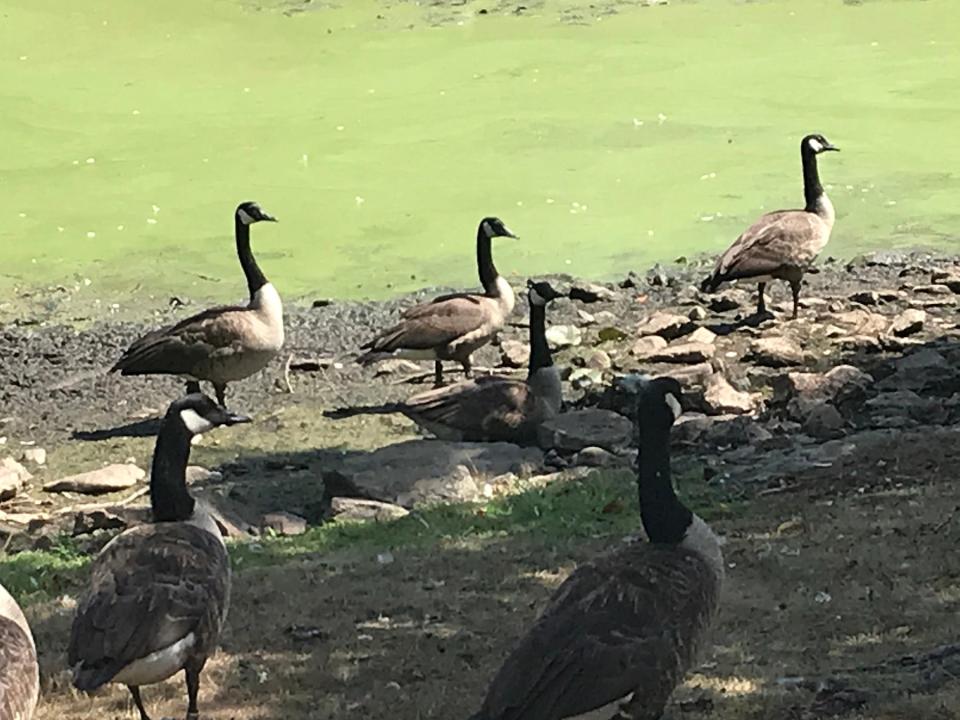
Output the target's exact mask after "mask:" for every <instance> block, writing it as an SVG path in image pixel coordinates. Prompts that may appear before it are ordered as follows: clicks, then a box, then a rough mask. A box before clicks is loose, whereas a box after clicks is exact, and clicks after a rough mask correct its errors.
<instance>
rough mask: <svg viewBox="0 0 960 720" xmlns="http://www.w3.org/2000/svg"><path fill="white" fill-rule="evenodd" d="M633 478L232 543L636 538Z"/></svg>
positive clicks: (18, 591)
mask: <svg viewBox="0 0 960 720" xmlns="http://www.w3.org/2000/svg"><path fill="white" fill-rule="evenodd" d="M698 475H699V468H692V469H691V470H690V472H688V473H686V474H685V475H683V476H681V477H680V478H678V481H677V482H678V486H679V487H680V488H681V495H682V496H683V497H684V499H685V500H686V502H688V503H689V504H690V506H691V507H692V508H693V509H694V510H695V511H696V512H698V513H699V514H701V515H702V516H703V517H705V518H706V519H708V520H713V519H716V518H718V517H722V516H724V515H727V514H730V513H735V512H737V511H738V510H739V509H740V507H741V506H742V503H743V498H742V497H741V495H740V494H739V492H737V491H734V490H729V489H721V488H717V487H715V486H711V485H707V484H705V483H704V482H703V481H702V480H700V479H698ZM635 498H636V488H635V485H634V479H633V475H632V473H629V472H595V473H592V474H590V475H588V476H587V477H586V478H584V479H580V480H571V481H566V482H558V483H555V484H553V485H551V486H548V487H546V488H536V489H528V490H526V491H523V492H519V493H517V494H514V495H507V496H504V497H501V498H497V499H494V500H492V501H490V502H488V503H481V504H466V503H465V504H457V505H438V506H436V507H433V508H428V509H425V510H422V511H417V512H414V513H411V514H410V515H409V516H407V517H404V518H402V519H399V520H395V521H392V522H386V523H377V522H334V523H329V524H326V525H322V526H319V527H315V528H311V529H310V530H308V531H307V532H306V533H304V534H303V535H299V536H295V537H263V538H260V539H259V540H257V541H256V542H244V543H233V544H231V546H230V557H231V559H232V561H233V565H234V568H235V569H236V570H237V571H239V572H242V571H243V570H244V569H245V568H248V567H257V566H263V565H275V564H277V563H283V562H290V561H294V560H297V559H302V558H315V557H317V556H326V555H329V554H331V553H336V552H338V551H344V550H351V551H360V552H362V551H364V550H370V551H383V550H395V549H397V548H403V547H434V546H441V545H443V544H445V543H450V542H457V541H462V540H467V539H485V538H496V537H498V536H504V535H507V534H509V535H511V536H513V537H516V536H523V537H526V538H528V539H530V540H531V541H544V540H546V541H549V542H552V543H565V542H568V541H572V540H575V539H577V538H583V537H604V536H614V537H616V536H621V535H625V534H627V533H631V532H636V531H637V529H638V528H639V524H640V520H639V513H638V512H637V509H636V501H635ZM89 561H90V558H89V557H88V556H86V555H84V554H82V553H81V552H80V550H79V549H78V546H77V544H76V543H75V542H74V541H73V540H70V539H68V538H64V539H61V541H60V542H59V543H58V545H57V546H56V547H55V548H53V549H52V550H50V551H48V552H25V553H20V554H17V555H13V556H9V557H5V558H2V559H0V577H3V582H4V585H6V586H7V588H8V589H9V590H10V592H11V593H12V594H13V595H14V596H15V597H17V598H19V599H20V600H21V601H23V602H25V603H28V604H29V603H32V602H38V601H42V600H46V599H49V598H51V597H56V596H58V595H60V594H62V593H64V592H70V591H73V590H76V589H77V587H78V586H79V584H80V583H82V582H83V579H84V568H85V566H86V565H87V564H88V563H89Z"/></svg>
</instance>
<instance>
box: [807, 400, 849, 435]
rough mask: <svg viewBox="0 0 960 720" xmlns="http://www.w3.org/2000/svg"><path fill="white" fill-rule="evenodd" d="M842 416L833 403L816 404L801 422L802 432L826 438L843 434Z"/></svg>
mask: <svg viewBox="0 0 960 720" xmlns="http://www.w3.org/2000/svg"><path fill="white" fill-rule="evenodd" d="M843 424H844V423H843V416H842V415H841V414H840V411H839V410H837V409H836V408H835V407H834V406H833V405H818V406H816V407H815V408H813V409H812V410H811V411H810V413H809V414H808V415H807V417H806V419H805V420H804V422H803V432H805V433H807V435H810V436H811V437H815V438H819V439H826V438H835V437H839V436H840V435H842V434H843V432H842V431H843Z"/></svg>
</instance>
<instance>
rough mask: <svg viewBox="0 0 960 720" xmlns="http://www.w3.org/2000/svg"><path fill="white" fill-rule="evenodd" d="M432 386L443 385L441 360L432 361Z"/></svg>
mask: <svg viewBox="0 0 960 720" xmlns="http://www.w3.org/2000/svg"><path fill="white" fill-rule="evenodd" d="M433 386H434V387H443V361H441V360H434V361H433Z"/></svg>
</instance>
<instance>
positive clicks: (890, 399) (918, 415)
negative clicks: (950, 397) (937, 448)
mask: <svg viewBox="0 0 960 720" xmlns="http://www.w3.org/2000/svg"><path fill="white" fill-rule="evenodd" d="M865 404H866V406H867V407H868V408H870V410H872V411H874V412H875V413H877V415H879V416H883V415H887V416H893V417H904V416H906V417H909V418H910V419H912V420H916V421H918V422H922V423H923V424H924V425H936V424H941V423H943V422H944V421H945V420H946V419H947V410H946V408H945V407H944V405H943V401H942V399H941V398H936V397H921V396H920V395H918V394H917V393H915V392H913V391H912V390H894V391H893V392H883V393H880V394H879V395H877V396H876V397H873V398H870V399H869V400H867V402H866V403H865ZM885 424H886V423H885Z"/></svg>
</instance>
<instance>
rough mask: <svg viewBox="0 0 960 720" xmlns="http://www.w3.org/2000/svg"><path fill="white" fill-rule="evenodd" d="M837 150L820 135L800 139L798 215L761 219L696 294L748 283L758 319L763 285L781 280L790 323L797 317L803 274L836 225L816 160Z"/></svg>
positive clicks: (795, 212)
mask: <svg viewBox="0 0 960 720" xmlns="http://www.w3.org/2000/svg"><path fill="white" fill-rule="evenodd" d="M839 150H840V148H838V147H836V146H834V145H832V144H831V143H830V142H829V141H828V140H827V139H826V138H825V137H824V136H823V135H807V136H806V137H805V138H803V140H802V141H801V142H800V159H801V161H802V165H803V195H804V198H805V200H806V205H804V208H803V210H777V211H776V212H770V213H766V214H765V215H761V216H760V218H759V219H758V220H757V221H756V222H755V223H754V224H753V225H751V226H750V227H749V228H747V230H746V231H745V232H744V233H743V234H742V235H741V236H740V237H738V238H737V239H736V240H735V241H734V243H733V245H731V246H730V247H729V248H728V249H727V251H726V252H725V253H723V254H722V255H721V256H720V258H719V259H718V260H717V264H716V266H715V267H714V270H713V272H712V273H711V274H710V276H709V277H707V278H706V279H705V280H704V281H703V283H701V285H700V289H701V290H703V291H704V292H713V291H714V290H716V289H717V288H718V287H719V286H720V285H721V284H722V283H724V282H727V281H728V280H753V281H754V282H756V283H757V291H758V295H759V298H758V300H757V315H764V314H765V313H766V305H765V304H764V298H763V295H764V291H765V289H766V286H767V283H768V282H770V281H772V280H775V279H776V280H786V281H787V282H788V283H790V290H791V292H792V293H793V317H794V318H796V317H797V312H798V308H799V302H800V282H801V280H802V278H803V274H804V273H805V272H806V271H807V270H808V269H809V267H810V265H812V264H813V261H814V260H815V259H816V257H817V255H819V254H820V251H822V250H823V248H824V247H826V245H827V242H828V241H829V240H830V232H831V231H832V230H833V223H834V220H835V219H836V213H835V212H834V209H833V204H832V203H831V202H830V198H828V197H827V194H826V192H824V190H823V185H821V184H820V174H819V171H818V169H817V155H819V154H820V153H823V152H828V151H835V152H838V151H839Z"/></svg>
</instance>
